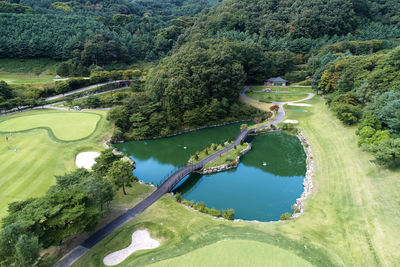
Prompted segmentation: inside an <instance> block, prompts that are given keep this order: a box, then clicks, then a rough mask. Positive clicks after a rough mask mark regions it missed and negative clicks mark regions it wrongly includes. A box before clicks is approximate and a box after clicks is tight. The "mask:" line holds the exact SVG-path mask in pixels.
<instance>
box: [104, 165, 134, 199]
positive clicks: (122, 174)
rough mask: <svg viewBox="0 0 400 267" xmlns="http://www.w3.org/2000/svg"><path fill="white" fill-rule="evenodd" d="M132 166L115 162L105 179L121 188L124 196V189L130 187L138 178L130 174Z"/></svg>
mask: <svg viewBox="0 0 400 267" xmlns="http://www.w3.org/2000/svg"><path fill="white" fill-rule="evenodd" d="M132 172H133V166H132V164H131V163H130V162H128V161H124V160H119V161H115V162H114V163H113V164H112V166H111V168H110V169H109V170H108V173H107V177H108V178H109V179H110V180H111V181H112V182H113V183H114V184H115V186H116V187H117V188H121V187H122V191H123V192H124V195H126V190H125V187H130V186H132V184H133V182H135V181H137V180H138V178H137V177H136V176H134V175H133V174H132Z"/></svg>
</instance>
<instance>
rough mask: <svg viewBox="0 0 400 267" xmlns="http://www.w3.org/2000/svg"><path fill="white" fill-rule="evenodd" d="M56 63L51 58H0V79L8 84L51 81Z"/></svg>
mask: <svg viewBox="0 0 400 267" xmlns="http://www.w3.org/2000/svg"><path fill="white" fill-rule="evenodd" d="M58 64H59V62H57V61H54V60H51V59H0V80H4V81H5V82H7V83H10V84H21V83H35V84H36V83H52V82H54V81H53V79H54V78H55V75H56V72H55V70H56V68H57V65H58Z"/></svg>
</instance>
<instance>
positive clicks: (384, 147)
mask: <svg viewBox="0 0 400 267" xmlns="http://www.w3.org/2000/svg"><path fill="white" fill-rule="evenodd" d="M364 147H365V148H366V149H367V150H369V151H371V152H372V153H373V155H374V157H375V160H373V162H375V163H377V164H379V165H383V166H390V165H391V166H392V167H393V168H396V167H397V161H398V159H399V158H400V138H396V139H392V138H389V139H385V140H384V141H382V142H380V143H379V144H377V145H369V146H364Z"/></svg>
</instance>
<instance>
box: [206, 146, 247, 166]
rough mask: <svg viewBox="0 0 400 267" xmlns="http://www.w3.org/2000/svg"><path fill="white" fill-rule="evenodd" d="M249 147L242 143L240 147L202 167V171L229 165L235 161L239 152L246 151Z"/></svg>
mask: <svg viewBox="0 0 400 267" xmlns="http://www.w3.org/2000/svg"><path fill="white" fill-rule="evenodd" d="M248 146H249V144H248V143H243V144H242V145H238V146H237V147H236V149H231V150H229V151H227V152H225V153H223V154H221V156H219V157H217V158H216V159H214V160H212V161H210V162H209V163H207V164H206V165H204V169H207V168H211V167H217V166H221V165H224V164H229V163H232V162H234V161H235V159H236V157H237V156H238V153H240V151H242V150H244V149H246V148H247V147H248Z"/></svg>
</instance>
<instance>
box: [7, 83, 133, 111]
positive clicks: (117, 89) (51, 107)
mask: <svg viewBox="0 0 400 267" xmlns="http://www.w3.org/2000/svg"><path fill="white" fill-rule="evenodd" d="M127 88H129V87H122V88H116V89H111V90H108V91H104V92H100V93H95V94H90V95H86V96H82V97H77V98H74V100H76V99H82V98H87V97H89V96H95V95H101V94H106V93H110V92H116V91H120V90H125V89H127ZM64 102H65V101H60V102H56V103H53V104H48V105H43V106H38V107H33V108H26V109H21V110H17V108H15V111H13V112H8V113H0V117H2V116H6V115H12V114H16V113H21V112H24V111H29V110H35V109H57V110H67V111H74V110H73V109H70V108H62V107H55V106H54V105H56V104H60V103H64ZM109 109H110V108H95V109H82V111H86V110H109Z"/></svg>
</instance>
